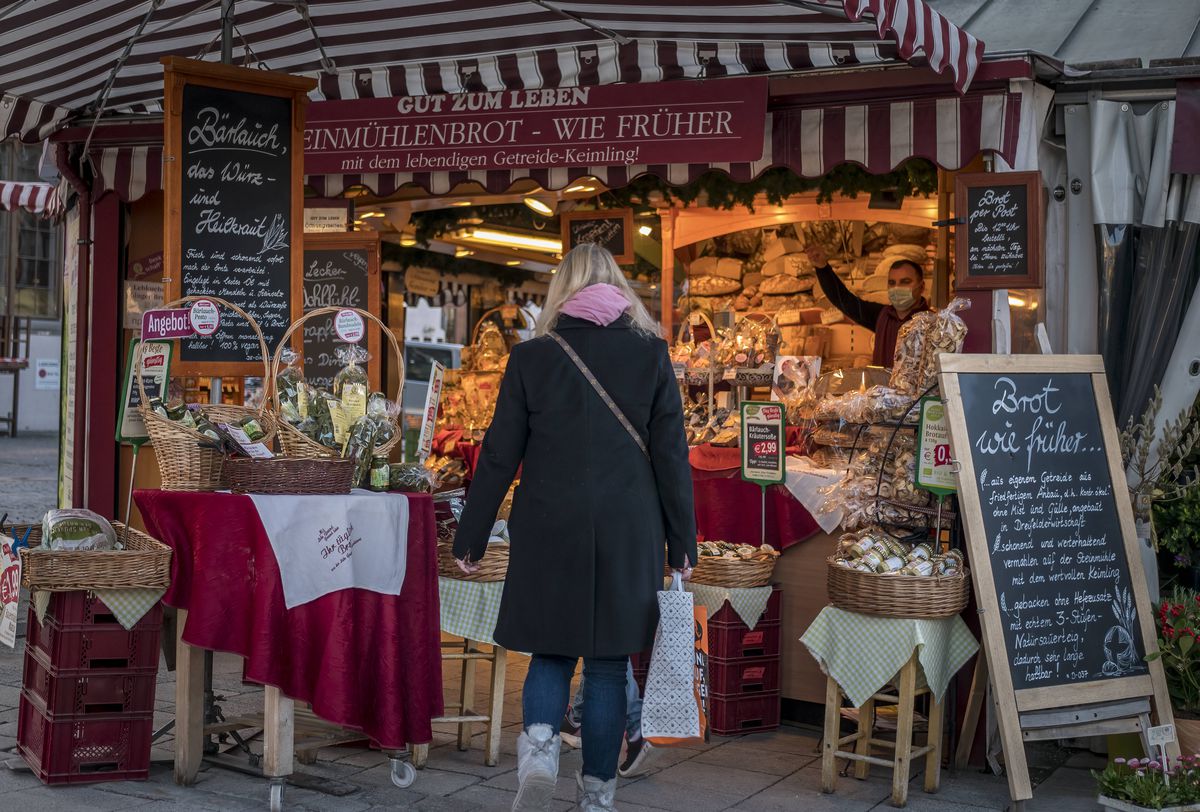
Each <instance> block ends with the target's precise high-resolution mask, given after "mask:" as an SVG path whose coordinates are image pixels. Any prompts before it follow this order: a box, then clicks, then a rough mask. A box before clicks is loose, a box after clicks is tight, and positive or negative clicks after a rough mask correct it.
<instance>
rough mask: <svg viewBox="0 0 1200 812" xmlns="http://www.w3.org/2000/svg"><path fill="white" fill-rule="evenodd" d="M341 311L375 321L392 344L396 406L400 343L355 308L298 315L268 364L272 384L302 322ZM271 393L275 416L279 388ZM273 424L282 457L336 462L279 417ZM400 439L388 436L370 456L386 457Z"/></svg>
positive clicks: (401, 358)
mask: <svg viewBox="0 0 1200 812" xmlns="http://www.w3.org/2000/svg"><path fill="white" fill-rule="evenodd" d="M341 310H353V311H354V312H355V313H357V314H358V315H360V316H362V317H363V318H366V319H369V320H370V321H373V322H375V324H377V325H378V326H379V329H380V330H381V331H382V332H383V334H384V335H385V336H387V338H388V341H389V342H390V343H391V345H392V353H393V355H394V356H395V358H396V364H397V369H398V370H399V373H400V382H399V384H397V388H396V402H397V403H398V402H400V398H401V396H402V394H403V392H404V354H403V352H401V350H400V342H399V341H397V340H396V334H395V333H393V332H392V331H391V330H390V329H389V328H388V326H387V325H386V324H384V323H383V322H382V321H380V320H379V317H378V316H376V315H375V314H373V313H369V312H367V311H366V310H360V309H359V308H357V307H319V308H317V309H316V310H310V311H309V312H307V313H305V314H304V315H303V316H301V317H300V318H298V319H296V320H295V321H294V322H292V325H291V326H290V327H288V329H287V332H286V333H284V334H283V338H282V339H280V341H279V346H277V347H276V348H275V357H274V358H273V360H272V361H271V372H270V374H271V382H272V384H274V382H275V378H276V377H277V376H278V375H279V367H280V364H281V363H282V361H281V360H280V359H281V358H282V356H283V350H284V349H285V348H286V347H287V346H288V344H289V342H290V341H291V338H292V334H293V333H295V332H296V330H298V329H301V328H302V327H303V326H304V323H305V322H306V321H308V320H309V319H313V318H317V317H319V316H332V315H336V314H337V313H338V312H339V311H341ZM301 335H303V333H301ZM298 346H299V350H298V354H299V355H301V356H303V355H304V346H303V342H298ZM293 349H295V348H293ZM377 361H379V362H382V359H377ZM271 393H272V394H271V403H272V404H273V405H274V407H275V414H276V415H278V414H279V412H280V406H279V387H278V386H274V385H272V387H271ZM276 425H278V427H279V446H280V448H282V449H283V453H284V454H285V455H286V456H288V457H299V458H303V459H310V460H328V459H337V458H338V457H339V455H338V453H337V451H335V450H334V449H332V448H329V447H328V446H323V445H321V444H320V443H318V442H317V441H316V440H313V439H312V438H310V437H308V436H307V435H305V434H304V433H303V432H302V431H300V430H299V429H297V428H296V427H295V426H293V425H291V424H289V423H288V422H287V421H286V420H284V419H283V418H281V417H279V418H277V421H276ZM403 436H404V432H402V431H399V430H397V431H396V433H395V434H393V435H392V439H390V440H388V441H387V442H386V443H382V444H380V445H378V446H376V447H375V451H374V452H373V453H375V454H381V455H383V456H387V454H388V452H389V451H391V450H392V449H393V448H394V447H395V446H396V444H397V443H399V442H400V439H401V438H402V437H403Z"/></svg>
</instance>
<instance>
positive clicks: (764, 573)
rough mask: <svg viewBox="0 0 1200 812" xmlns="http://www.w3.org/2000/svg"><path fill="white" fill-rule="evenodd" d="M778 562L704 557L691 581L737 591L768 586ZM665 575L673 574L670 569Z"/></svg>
mask: <svg viewBox="0 0 1200 812" xmlns="http://www.w3.org/2000/svg"><path fill="white" fill-rule="evenodd" d="M777 560H778V559H776V558H765V559H745V558H723V557H720V556H713V555H702V556H700V561H699V563H698V564H696V566H695V568H694V569H693V570H692V578H691V581H692V583H695V584H706V585H708V586H725V587H731V588H736V589H752V588H754V587H760V586H768V585H769V584H770V583H771V574H772V573H773V572H774V571H775V562H776V561H777ZM665 574H666V575H670V574H671V569H670V567H667V568H666V572H665Z"/></svg>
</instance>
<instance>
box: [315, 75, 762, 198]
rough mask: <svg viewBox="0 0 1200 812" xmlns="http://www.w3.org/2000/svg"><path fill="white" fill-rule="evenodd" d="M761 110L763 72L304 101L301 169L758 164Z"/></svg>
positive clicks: (320, 171) (331, 171)
mask: <svg viewBox="0 0 1200 812" xmlns="http://www.w3.org/2000/svg"><path fill="white" fill-rule="evenodd" d="M766 112H767V79H766V77H760V76H755V77H742V78H734V79H711V80H704V81H677V82H659V83H647V84H624V85H599V86H596V87H570V88H555V89H549V88H547V89H541V90H496V91H482V92H478V93H454V94H440V95H433V96H402V97H398V98H376V99H348V100H345V101H322V102H313V103H312V104H310V105H309V106H308V112H307V121H306V124H305V129H304V171H305V172H306V173H309V174H318V175H319V174H345V173H351V172H438V171H469V170H474V169H518V168H520V169H524V168H540V167H587V166H617V165H625V166H632V165H634V164H669V163H711V162H714V161H715V162H729V163H735V162H742V161H756V160H758V159H759V158H761V157H762V154H763V133H764V129H765V127H766Z"/></svg>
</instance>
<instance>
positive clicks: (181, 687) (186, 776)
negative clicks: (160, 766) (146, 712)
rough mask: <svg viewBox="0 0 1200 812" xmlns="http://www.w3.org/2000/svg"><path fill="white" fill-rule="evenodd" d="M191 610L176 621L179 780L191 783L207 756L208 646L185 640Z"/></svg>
mask: <svg viewBox="0 0 1200 812" xmlns="http://www.w3.org/2000/svg"><path fill="white" fill-rule="evenodd" d="M186 624H187V612H186V611H185V610H183V609H179V610H177V613H176V620H175V783H176V784H181V785H183V786H190V785H191V784H192V783H193V782H195V780H196V774H197V773H199V772H200V761H201V759H203V758H204V649H200V648H196V647H195V646H191V645H188V644H187V643H185V642H183V628H184V626H185V625H186Z"/></svg>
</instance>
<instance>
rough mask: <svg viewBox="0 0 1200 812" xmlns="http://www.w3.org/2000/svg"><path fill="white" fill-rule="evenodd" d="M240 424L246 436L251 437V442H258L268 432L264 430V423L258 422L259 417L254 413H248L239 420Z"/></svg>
mask: <svg viewBox="0 0 1200 812" xmlns="http://www.w3.org/2000/svg"><path fill="white" fill-rule="evenodd" d="M238 425H239V426H241V427H242V431H244V432H246V436H247V437H248V438H250V442H252V443H257V442H258V441H259V440H261V439H262V438H263V437H266V436H267V433H266V432H265V431H263V428H262V424H261V423H259V422H258V418H256V417H254V416H253V415H247V416H245V417H243V418H242V419H241V420H239V421H238Z"/></svg>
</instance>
